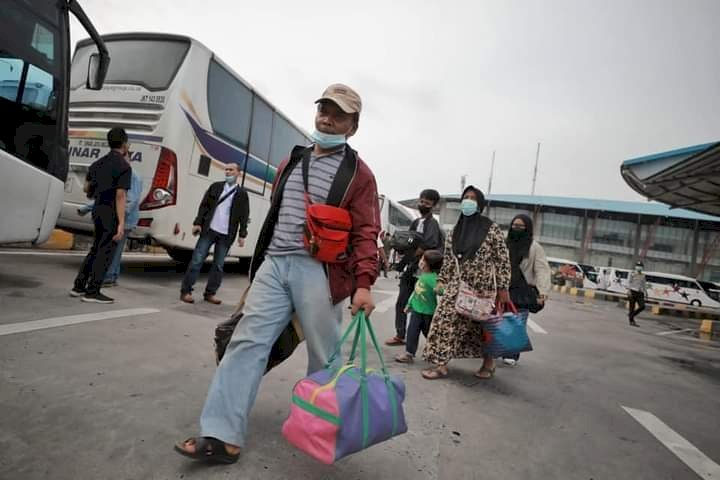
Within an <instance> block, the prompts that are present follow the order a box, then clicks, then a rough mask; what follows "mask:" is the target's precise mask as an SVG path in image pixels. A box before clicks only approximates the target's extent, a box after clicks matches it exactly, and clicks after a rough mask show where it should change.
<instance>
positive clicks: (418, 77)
mask: <svg viewBox="0 0 720 480" xmlns="http://www.w3.org/2000/svg"><path fill="white" fill-rule="evenodd" d="M81 4H82V5H83V7H84V9H85V10H86V12H87V13H88V15H89V16H90V18H91V19H92V21H93V22H94V23H95V26H96V27H97V29H98V31H100V32H101V33H112V32H127V31H154V32H170V33H177V34H183V35H189V36H192V37H194V38H196V39H197V40H200V41H201V42H202V43H204V44H205V45H207V46H208V47H209V48H210V49H211V50H213V51H214V52H215V53H216V54H217V55H218V56H219V57H220V58H222V59H223V60H224V61H225V62H226V63H228V64H229V65H231V66H232V67H233V68H234V69H235V71H237V72H238V73H239V74H240V75H242V76H243V77H244V78H245V79H246V80H247V81H248V82H250V83H251V84H252V85H253V86H254V87H255V88H256V89H257V90H259V91H260V92H262V93H263V94H264V95H265V96H266V97H267V98H268V99H270V101H271V102H273V103H274V104H275V105H276V106H277V107H278V108H280V109H281V110H283V111H284V112H285V113H286V114H287V115H288V116H290V118H292V119H293V120H294V121H295V122H297V123H298V124H299V125H301V126H302V127H304V128H305V129H307V130H311V129H312V128H313V115H314V106H313V103H312V102H313V100H315V99H316V98H317V97H318V96H319V95H320V93H321V92H322V91H323V89H324V88H325V87H326V86H327V85H328V84H330V83H334V82H343V83H347V84H349V85H351V86H352V87H354V88H355V89H356V90H357V91H358V92H359V93H360V95H361V96H362V98H363V104H364V111H363V114H362V117H361V125H360V130H359V132H358V134H357V135H356V137H355V138H354V139H353V140H352V142H351V144H352V145H353V146H354V147H355V148H357V149H358V150H359V151H360V154H361V156H362V157H363V158H364V159H365V160H366V161H367V162H368V164H369V165H370V166H371V168H372V169H373V170H374V172H375V175H376V176H377V179H378V185H379V189H380V191H381V193H386V194H388V195H390V196H391V197H392V198H396V199H405V198H409V197H413V196H415V195H417V193H418V192H419V191H420V190H421V189H422V188H426V187H434V188H436V189H438V190H439V191H440V192H441V193H457V191H458V190H459V189H460V176H461V175H462V174H467V175H468V181H469V182H470V183H474V184H476V185H478V186H479V187H481V188H482V189H483V190H485V191H486V190H487V186H488V177H489V172H490V159H491V156H492V152H493V150H496V151H497V160H496V166H495V176H494V179H493V187H492V191H493V193H523V194H525V193H530V189H531V182H532V171H533V165H534V160H535V150H536V147H537V142H538V141H539V142H542V146H541V151H540V171H539V174H538V181H537V189H536V193H537V194H539V195H567V196H583V197H591V198H606V199H627V200H633V199H640V197H639V196H638V195H636V194H635V193H634V192H633V191H632V190H630V188H629V187H628V186H627V185H626V184H625V182H623V180H622V178H621V177H620V174H619V168H620V163H621V162H622V161H623V160H625V159H628V158H632V157H636V156H641V155H646V154H649V153H654V152H660V151H665V150H669V149H673V148H677V147H682V146H688V145H694V144H698V143H705V142H709V141H714V140H720V129H719V128H718V127H719V126H720V62H719V61H718V59H719V58H720V29H718V28H717V19H718V18H720V1H717V0H683V1H680V0H642V1H641V0H602V1H600V0H537V1H531V0H527V1H520V0H496V1H477V0H476V1H452V0H445V1H419V0H412V1H397V0H393V1H387V0H386V1H375V0H365V1H362V2H341V1H313V0H307V1H304V2H298V1H290V0H262V1H252V0H243V1H237V0H206V1H204V2H198V1H197V0H152V1H147V0H143V1H140V0H81ZM72 34H73V39H72V41H73V43H74V42H76V41H77V40H79V39H81V38H84V37H85V36H86V35H85V34H84V32H83V31H82V29H81V27H79V26H78V24H77V23H74V24H73V28H72Z"/></svg>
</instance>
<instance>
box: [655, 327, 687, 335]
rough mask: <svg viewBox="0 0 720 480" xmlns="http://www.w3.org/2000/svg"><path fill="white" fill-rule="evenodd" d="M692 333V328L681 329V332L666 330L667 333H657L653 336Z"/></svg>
mask: <svg viewBox="0 0 720 480" xmlns="http://www.w3.org/2000/svg"><path fill="white" fill-rule="evenodd" d="M692 331H693V329H692V328H683V329H682V330H668V331H667V332H658V333H656V334H655V335H675V334H677V333H686V332H692Z"/></svg>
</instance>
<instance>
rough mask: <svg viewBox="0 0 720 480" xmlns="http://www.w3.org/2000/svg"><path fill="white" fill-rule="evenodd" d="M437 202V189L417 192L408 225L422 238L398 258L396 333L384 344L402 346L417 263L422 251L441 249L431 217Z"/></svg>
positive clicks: (437, 227)
mask: <svg viewBox="0 0 720 480" xmlns="http://www.w3.org/2000/svg"><path fill="white" fill-rule="evenodd" d="M439 201H440V194H439V193H438V191H437V190H433V189H426V190H423V191H422V192H420V199H419V200H418V210H419V211H420V215H421V217H420V218H417V219H415V220H413V222H412V224H410V231H411V232H417V234H418V237H419V238H420V239H421V240H420V242H419V243H420V244H419V246H418V247H417V249H415V250H414V251H409V252H407V253H406V254H405V256H404V257H403V259H402V260H401V261H400V266H399V268H400V270H401V271H402V273H401V274H400V292H399V293H398V299H397V302H396V303H395V336H394V337H392V338H390V339H389V340H387V341H386V342H385V344H386V345H391V346H398V345H405V333H406V328H407V313H406V312H405V307H406V306H407V302H408V299H409V298H410V295H411V294H412V292H413V290H415V282H416V281H417V276H418V265H419V263H420V258H422V256H423V253H425V250H440V251H442V250H443V247H444V240H445V239H444V236H443V233H442V229H441V228H440V224H439V223H438V221H437V220H435V217H433V213H432V211H433V208H435V205H437V203H438V202H439Z"/></svg>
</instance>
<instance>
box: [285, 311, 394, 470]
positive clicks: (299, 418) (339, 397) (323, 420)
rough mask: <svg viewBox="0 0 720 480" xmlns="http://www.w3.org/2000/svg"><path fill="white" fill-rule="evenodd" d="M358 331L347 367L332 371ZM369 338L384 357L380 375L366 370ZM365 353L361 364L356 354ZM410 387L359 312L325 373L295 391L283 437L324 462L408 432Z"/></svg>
mask: <svg viewBox="0 0 720 480" xmlns="http://www.w3.org/2000/svg"><path fill="white" fill-rule="evenodd" d="M353 332H354V333H355V338H354V341H353V347H352V352H351V353H350V356H349V358H348V362H347V364H345V365H344V366H343V367H341V368H339V369H338V368H337V367H335V368H333V367H331V365H333V364H334V360H335V358H337V356H338V355H339V354H340V353H341V349H342V345H343V344H344V343H345V341H346V340H347V339H348V337H349V335H350V334H351V333H353ZM367 335H369V336H370V340H371V341H372V344H373V347H374V348H375V351H376V352H377V354H378V356H379V358H380V365H381V367H382V368H381V369H380V371H377V370H372V369H368V368H367V345H366V340H367V338H366V337H367ZM358 347H359V351H360V366H357V365H355V364H354V363H353V362H354V360H355V354H356V353H357V351H358ZM404 400H405V385H404V383H403V382H402V380H400V379H399V378H397V377H395V376H390V375H389V374H388V372H387V369H386V368H385V362H384V361H383V356H382V352H381V351H380V347H379V346H378V342H377V338H376V336H375V332H374V331H373V328H372V325H371V324H370V322H369V321H368V320H367V318H366V317H365V314H364V313H363V312H362V311H360V312H359V313H358V314H357V315H355V317H354V318H353V320H352V322H351V323H350V326H349V327H348V329H347V331H346V332H345V334H344V335H343V337H342V339H341V340H340V342H339V344H338V346H337V348H336V351H335V353H334V354H333V355H332V356H331V358H330V360H329V361H328V364H327V365H326V366H325V368H324V369H323V370H320V371H319V372H315V373H313V374H311V375H310V376H308V377H305V378H303V379H302V380H300V381H299V382H298V383H297V384H296V385H295V387H294V388H293V396H292V404H291V406H290V415H289V416H288V418H287V420H286V421H285V423H284V424H283V428H282V433H283V436H284V437H285V438H286V439H287V440H288V441H289V442H290V443H292V444H293V445H295V446H296V447H297V448H299V449H300V450H302V451H303V452H305V453H307V454H308V455H310V456H311V457H313V458H315V459H317V460H319V461H320V462H322V463H325V464H328V465H330V464H332V463H334V462H335V461H337V460H339V459H341V458H343V457H345V456H346V455H350V454H351V453H355V452H358V451H360V450H363V449H365V448H367V447H369V446H370V445H374V444H376V443H380V442H383V441H385V440H387V439H389V438H391V437H394V436H395V435H400V434H401V433H405V432H406V431H407V424H406V423H405V414H404V412H403V408H402V403H403V401H404Z"/></svg>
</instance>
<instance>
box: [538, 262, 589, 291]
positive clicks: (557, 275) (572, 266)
mask: <svg viewBox="0 0 720 480" xmlns="http://www.w3.org/2000/svg"><path fill="white" fill-rule="evenodd" d="M547 261H548V265H550V272H551V275H552V277H551V280H552V283H553V284H555V285H567V286H571V287H575V286H578V287H580V286H582V285H583V280H584V278H585V275H584V273H583V269H582V267H581V266H580V264H579V263H577V262H575V261H573V260H566V259H564V258H553V257H547Z"/></svg>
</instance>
